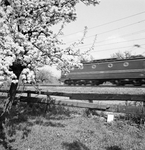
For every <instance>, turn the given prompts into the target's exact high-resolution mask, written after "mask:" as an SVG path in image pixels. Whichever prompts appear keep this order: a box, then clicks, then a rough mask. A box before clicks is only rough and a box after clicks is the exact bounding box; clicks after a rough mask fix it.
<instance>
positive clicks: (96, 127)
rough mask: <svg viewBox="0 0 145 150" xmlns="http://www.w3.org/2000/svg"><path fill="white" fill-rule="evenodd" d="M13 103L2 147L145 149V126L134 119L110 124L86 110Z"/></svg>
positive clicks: (34, 149)
mask: <svg viewBox="0 0 145 150" xmlns="http://www.w3.org/2000/svg"><path fill="white" fill-rule="evenodd" d="M45 108H46V106H45V105H42V104H41V105H40V104H39V105H38V104H33V105H29V106H28V105H26V104H25V103H21V104H18V105H17V106H13V109H12V110H11V112H10V114H9V116H8V118H7V120H6V123H5V126H4V130H5V133H1V135H0V150H6V149H7V150H144V149H145V127H144V126H143V125H137V124H135V123H133V122H132V121H127V120H118V119H116V121H114V122H112V123H107V122H106V116H105V115H104V114H103V113H102V115H94V116H93V115H89V116H88V115H87V111H86V109H80V108H79V109H78V108H66V107H60V106H57V107H56V106H51V107H49V109H48V110H47V112H45Z"/></svg>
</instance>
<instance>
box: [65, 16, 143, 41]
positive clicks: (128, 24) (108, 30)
mask: <svg viewBox="0 0 145 150" xmlns="http://www.w3.org/2000/svg"><path fill="white" fill-rule="evenodd" d="M142 22H145V19H144V20H141V21H138V22H135V23H132V24H128V25H125V26H122V27H118V28H115V29H112V30H108V31H105V32H100V33H97V35H101V34H105V33H109V32H112V31H116V30H119V29H123V28H126V27H129V26H132V25H135V24H138V23H142ZM95 35H96V34H93V35H91V36H88V37H85V39H87V38H90V37H93V36H95ZM74 41H75V40H73V41H70V42H67V43H72V42H74Z"/></svg>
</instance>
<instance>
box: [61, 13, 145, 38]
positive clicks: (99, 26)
mask: <svg viewBox="0 0 145 150" xmlns="http://www.w3.org/2000/svg"><path fill="white" fill-rule="evenodd" d="M144 13H145V11H143V12H140V13H137V14H134V15H131V16H127V17H124V18H120V19H117V20H114V21H110V22H107V23H104V24H100V25H97V26H94V27H91V28H88V30H92V29H94V28H98V27H102V26H105V25H109V24H112V23H115V22H118V21H122V20H125V19H128V18H131V17H134V16H138V15H141V14H144ZM79 32H83V30H80V31H77V32H74V33H70V34H68V35H64V36H63V37H66V36H70V35H73V34H77V33H79Z"/></svg>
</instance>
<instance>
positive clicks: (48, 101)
mask: <svg viewBox="0 0 145 150" xmlns="http://www.w3.org/2000/svg"><path fill="white" fill-rule="evenodd" d="M46 100H47V102H46V108H45V114H46V112H47V109H48V105H49V107H50V100H51V97H50V95H47V98H46Z"/></svg>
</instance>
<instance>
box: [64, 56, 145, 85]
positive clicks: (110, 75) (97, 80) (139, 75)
mask: <svg viewBox="0 0 145 150" xmlns="http://www.w3.org/2000/svg"><path fill="white" fill-rule="evenodd" d="M105 82H110V83H112V84H115V85H125V84H133V85H135V86H140V85H142V84H144V83H145V57H141V58H130V59H120V60H119V59H116V58H114V59H100V60H94V61H92V62H85V63H83V66H82V67H81V68H74V69H73V70H71V71H70V73H69V74H67V75H66V76H65V79H64V83H65V84H67V85H76V84H78V85H86V84H91V85H99V84H103V83H105Z"/></svg>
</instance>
